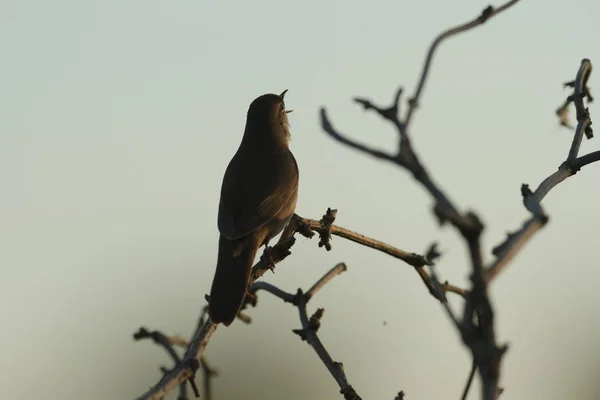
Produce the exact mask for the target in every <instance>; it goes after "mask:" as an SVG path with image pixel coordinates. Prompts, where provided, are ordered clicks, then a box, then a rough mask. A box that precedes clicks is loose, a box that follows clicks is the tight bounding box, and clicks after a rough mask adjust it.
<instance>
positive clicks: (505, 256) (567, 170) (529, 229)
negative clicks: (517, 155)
mask: <svg viewBox="0 0 600 400" xmlns="http://www.w3.org/2000/svg"><path fill="white" fill-rule="evenodd" d="M591 72H592V63H591V62H590V60H588V59H585V58H584V59H583V60H582V61H581V64H580V66H579V69H578V71H577V76H576V78H575V80H574V81H573V82H571V83H568V84H567V85H569V86H573V87H574V92H573V94H571V95H570V96H569V97H568V98H567V102H566V106H568V105H569V104H570V103H574V104H575V108H576V110H577V128H576V129H575V134H574V137H573V142H572V144H571V148H570V149H569V154H568V156H567V159H566V160H565V161H564V162H563V163H562V164H561V165H560V167H558V170H557V171H556V172H554V173H553V174H551V175H550V176H548V177H547V178H546V179H544V180H543V181H542V182H541V183H540V185H539V186H538V187H537V189H536V190H535V192H532V191H531V190H530V189H529V186H528V185H526V184H524V185H522V187H521V194H522V195H523V204H524V205H525V208H526V209H527V210H528V211H530V212H531V213H532V214H533V216H532V217H531V218H530V219H529V220H527V221H526V222H525V224H524V225H523V227H522V228H521V229H520V230H519V231H517V232H514V233H509V234H508V236H507V238H506V240H505V241H504V242H502V243H501V244H499V245H497V246H496V247H495V248H494V250H493V254H494V255H495V256H496V259H495V260H494V261H493V262H492V263H491V265H490V266H489V267H488V268H487V270H486V276H485V278H486V281H487V282H491V281H492V280H493V279H494V278H496V277H497V276H498V274H500V272H502V271H503V270H504V268H505V267H506V266H507V265H508V263H509V262H510V260H512V258H513V257H514V256H515V255H516V254H517V253H518V251H519V250H520V249H521V248H522V247H523V245H525V243H527V241H528V240H529V239H530V238H531V237H532V236H533V234H534V233H535V232H537V231H538V230H540V229H541V228H542V227H543V226H544V225H545V224H546V223H547V222H548V217H547V216H546V214H545V213H544V211H543V209H542V206H541V202H542V200H543V199H544V197H546V195H547V194H548V192H550V190H552V189H553V188H554V187H555V186H556V185H558V184H559V183H561V182H562V181H564V180H565V179H567V178H568V177H570V176H572V175H575V174H576V173H577V172H578V171H579V170H580V169H581V168H583V167H584V166H586V165H588V164H591V163H593V162H596V161H600V151H595V152H592V153H589V154H586V155H584V156H582V157H578V154H579V149H580V146H581V141H582V139H583V135H584V134H585V135H586V136H587V138H588V139H590V138H592V137H593V134H592V133H593V132H592V128H591V124H592V120H591V116H590V113H589V110H588V109H587V107H585V104H584V100H585V98H588V100H589V99H590V95H589V88H588V86H587V82H588V79H589V77H590V74H591ZM566 106H563V107H566ZM559 111H560V109H559ZM558 114H559V118H562V115H561V112H558Z"/></svg>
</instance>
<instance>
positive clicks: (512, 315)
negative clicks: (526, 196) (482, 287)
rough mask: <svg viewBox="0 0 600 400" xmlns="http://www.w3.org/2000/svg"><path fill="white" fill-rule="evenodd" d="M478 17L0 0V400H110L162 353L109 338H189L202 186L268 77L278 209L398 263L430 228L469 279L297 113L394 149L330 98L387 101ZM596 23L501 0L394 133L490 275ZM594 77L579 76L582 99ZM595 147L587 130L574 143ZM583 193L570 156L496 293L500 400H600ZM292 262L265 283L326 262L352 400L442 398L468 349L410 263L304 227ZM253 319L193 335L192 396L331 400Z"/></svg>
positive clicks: (467, 8)
mask: <svg viewBox="0 0 600 400" xmlns="http://www.w3.org/2000/svg"><path fill="white" fill-rule="evenodd" d="M487 5H488V3H486V2H482V1H476V0H468V1H467V0H464V1H460V2H448V1H442V0H419V1H410V2H409V1H375V0H373V1H370V2H356V1H352V2H351V1H342V0H338V1H334V0H331V1H327V0H320V1H312V0H304V1H295V2H282V1H252V2H242V1H238V2H217V1H208V0H196V1H191V0H179V1H170V2H167V1H162V2H159V1H153V0H145V1H114V0H108V1H91V0H90V1H85V2H84V1H74V0H70V1H69V0H55V1H51V2H49V1H28V0H22V1H18V2H17V1H13V0H3V1H1V2H0V48H2V61H1V62H0V110H1V111H0V115H1V117H0V183H1V187H2V189H1V193H0V243H2V245H1V249H2V250H1V251H0V268H1V273H0V318H1V326H2V328H1V329H0V354H2V357H0V397H2V398H5V399H15V400H16V399H26V398H27V399H31V398H36V399H37V398H44V399H57V400H58V399H75V398H87V399H130V398H134V397H135V396H137V395H139V394H141V393H142V392H143V391H144V390H146V389H147V388H148V387H149V386H150V385H152V384H154V383H155V382H156V381H157V380H158V379H159V378H160V372H159V367H160V366H161V365H170V360H169V359H168V357H167V355H166V353H165V352H164V351H163V350H162V349H160V348H158V347H157V346H155V345H153V344H151V343H150V342H144V343H135V342H134V341H133V340H132V336H131V335H132V333H133V332H135V331H136V330H137V329H138V328H139V327H140V326H142V325H144V326H147V327H148V328H150V329H160V330H162V331H163V332H165V333H168V334H182V335H189V334H190V333H191V332H192V330H193V328H194V326H195V324H196V320H197V317H198V315H199V310H200V309H201V307H203V306H204V304H205V301H204V295H205V294H206V293H208V292H209V290H210V284H211V280H212V275H213V272H214V268H215V262H216V255H217V241H218V230H217V226H216V219H217V206H218V197H219V189H220V184H221V179H222V176H223V173H224V171H225V168H226V166H227V163H228V162H229V160H230V158H231V156H232V155H233V154H234V152H235V150H236V149H237V146H238V144H239V141H240V139H241V135H242V132H243V128H244V123H245V115H246V111H247V108H248V105H249V104H250V102H251V101H252V100H253V99H254V98H256V97H257V96H259V95H261V94H264V93H280V92H281V91H283V90H284V89H289V92H288V94H287V95H286V104H287V106H288V108H291V109H294V113H293V114H291V115H290V121H291V124H292V143H291V148H292V151H293V152H294V154H295V156H296V159H297V160H298V164H299V168H300V192H299V200H298V206H297V213H298V214H300V215H302V216H304V217H309V218H316V219H318V218H320V217H321V215H322V214H323V213H324V212H325V210H326V209H327V207H332V208H337V209H338V210H339V213H338V219H337V222H338V223H339V224H340V225H341V226H344V227H347V228H350V229H352V230H355V231H358V232H361V233H363V234H365V235H368V236H372V237H376V238H378V239H380V240H384V241H386V242H388V243H390V244H393V245H395V246H397V247H399V248H401V249H404V250H406V251H414V252H423V251H424V250H425V249H426V248H427V247H428V245H429V244H430V243H431V242H432V241H434V240H437V241H439V242H440V246H441V249H442V250H443V252H444V255H443V258H442V259H441V260H440V263H439V265H438V271H439V273H440V275H441V276H442V277H443V279H448V280H450V281H451V282H452V283H454V284H456V285H460V286H467V285H468V279H467V277H468V272H469V268H468V261H467V260H468V259H467V257H466V251H465V246H464V244H463V243H462V241H461V240H460V238H458V236H457V235H456V233H455V231H454V230H453V229H451V228H442V229H440V228H439V227H438V226H437V224H436V222H435V219H434V217H433V215H432V213H431V207H432V205H433V204H432V201H431V198H430V197H429V195H428V194H427V193H426V192H425V191H424V190H423V189H422V188H421V187H419V186H417V185H416V183H415V182H414V180H413V179H412V177H411V176H410V174H407V173H406V172H405V171H403V170H400V169H398V168H397V167H395V166H393V165H391V164H388V163H385V162H382V161H376V160H373V159H371V158H369V157H368V156H365V155H362V154H359V153H357V152H355V151H352V150H350V149H348V148H345V147H343V146H342V145H340V144H338V143H336V142H334V141H333V140H332V139H330V138H329V137H328V136H326V135H325V134H324V133H323V131H322V130H321V128H320V125H319V119H318V110H319V108H320V107H321V106H326V107H327V109H328V111H329V113H330V117H331V119H332V122H333V123H334V125H335V126H336V127H337V128H338V129H339V130H340V131H342V132H344V133H345V134H347V135H350V136H352V137H354V138H356V139H360V140H361V141H363V142H365V143H369V144H371V145H372V146H375V147H380V148H384V149H393V148H395V146H396V136H395V132H394V131H393V129H392V127H391V126H390V125H389V124H386V123H385V122H383V121H382V120H381V119H380V118H379V117H378V116H377V115H375V114H373V113H364V112H363V111H362V109H361V108H360V107H358V106H357V105H355V104H353V103H352V101H351V99H352V97H353V96H357V95H360V96H364V97H368V98H370V99H372V100H373V101H375V102H376V103H377V104H381V105H385V104H388V103H389V101H391V99H392V97H393V95H394V92H395V90H396V88H397V87H398V86H399V85H402V86H404V87H405V89H406V91H407V92H409V93H410V92H412V91H413V90H414V88H415V86H416V82H417V78H418V74H419V71H420V69H421V66H422V63H423V60H424V56H425V53H426V50H427V47H428V46H429V44H430V43H431V41H432V39H433V38H434V37H435V36H436V35H437V34H438V33H439V32H440V31H441V30H442V29H445V28H448V27H450V26H453V25H456V24H458V23H461V22H464V21H466V20H468V19H470V18H473V17H475V16H476V15H477V14H478V13H479V12H480V11H481V10H482V9H483V8H484V7H485V6H487ZM599 15H600V3H599V2H597V1H592V0H573V1H570V2H566V1H562V2H559V1H542V0H522V1H521V2H520V3H519V4H517V5H516V6H515V7H514V8H512V9H510V10H508V11H507V12H506V13H503V14H501V15H500V16H498V17H497V18H494V19H493V20H490V21H489V23H487V24H486V25H484V26H482V27H479V28H477V29H476V30H474V31H470V32H468V33H466V34H463V35H461V36H459V37H455V38H453V39H452V40H451V41H449V42H447V43H445V44H444V45H443V46H442V47H441V48H440V51H439V52H438V53H437V55H436V59H435V61H434V64H433V69H432V71H431V77H430V79H429V81H428V83H427V86H426V88H425V92H424V95H423V98H422V102H421V105H422V107H421V108H420V109H419V110H418V112H417V113H416V114H415V116H414V117H415V118H414V123H413V125H412V130H411V134H412V138H413V144H414V146H415V149H416V151H417V152H418V154H419V155H420V156H421V158H422V160H423V162H424V163H425V165H426V166H427V167H428V168H429V170H430V172H431V174H432V176H433V178H434V179H435V180H436V182H438V183H439V184H440V185H441V187H442V188H443V189H444V190H445V191H446V193H447V194H448V195H449V196H450V197H451V198H452V199H453V200H454V201H455V202H456V205H457V206H459V208H460V209H461V210H463V211H464V210H468V209H473V210H475V211H477V212H478V213H479V215H480V216H481V218H482V220H483V221H484V223H485V224H486V230H485V233H484V237H483V244H484V246H485V255H486V260H488V261H489V260H491V259H492V257H491V248H492V247H493V246H494V245H496V244H498V243H499V242H500V241H501V240H502V239H503V238H504V235H505V233H506V232H507V231H510V230H515V229H517V228H518V227H520V225H521V224H522V222H523V221H524V220H525V219H526V218H527V217H528V213H527V212H526V210H525V209H524V207H523V205H522V202H521V196H520V191H519V188H520V185H521V184H522V183H528V184H530V186H531V187H532V188H535V187H536V186H537V185H538V184H539V182H541V181H542V180H543V179H544V178H545V177H546V176H548V175H549V174H551V173H552V172H554V171H555V170H556V168H557V167H558V166H559V165H560V163H561V162H562V161H563V160H564V159H565V158H566V155H567V153H568V149H569V145H570V143H571V140H572V132H571V131H570V130H568V129H565V128H561V127H559V126H558V121H557V118H556V116H555V115H554V111H555V109H556V108H557V107H558V106H559V104H560V103H561V102H562V101H563V100H564V98H565V96H567V95H568V91H566V90H564V89H563V88H562V86H561V85H562V83H563V82H565V81H569V80H572V79H574V77H575V73H576V72H577V68H578V67H579V64H580V61H581V59H582V58H584V57H587V58H589V59H591V61H592V62H593V63H594V62H595V63H598V62H600V47H599V45H598V38H600V24H598V16H599ZM596 74H597V72H596ZM599 82H600V78H599V76H598V75H595V74H592V77H591V79H590V87H591V88H592V93H594V89H596V88H600V83H599ZM590 111H591V113H592V119H593V120H596V119H598V118H600V108H598V106H597V105H595V104H591V105H590ZM571 117H572V118H573V117H574V113H573V112H572V113H571ZM599 143H600V142H598V139H594V140H592V141H588V140H585V139H584V142H583V145H582V153H587V152H590V151H594V150H596V149H598V148H599ZM599 179H600V165H590V166H589V167H586V168H585V169H584V170H582V171H581V172H580V173H578V174H577V175H576V176H574V177H572V178H570V179H568V180H567V181H565V182H563V183H562V184H561V185H560V186H558V187H557V188H556V189H554V190H553V191H552V192H551V193H550V194H549V195H548V197H547V198H546V199H544V206H545V209H546V211H547V212H548V214H549V215H550V223H549V224H548V225H547V226H546V228H545V229H544V230H543V231H541V232H540V233H538V234H537V235H536V236H535V237H534V238H533V240H532V241H531V242H530V243H529V244H528V245H527V246H526V247H525V248H524V250H523V252H522V253H521V254H520V255H519V256H518V257H517V258H516V259H515V261H514V262H513V263H512V264H511V266H510V267H509V268H508V269H507V270H506V271H505V273H503V274H502V275H501V276H500V277H499V279H498V280H497V281H496V282H495V283H494V286H493V288H492V292H491V294H492V296H493V302H494V306H495V309H496V313H497V314H496V315H497V328H498V329H497V333H498V338H499V341H500V342H508V343H509V344H510V348H509V351H508V353H507V354H506V357H505V359H504V363H503V367H502V381H501V386H503V387H505V388H506V391H505V394H504V395H503V398H504V397H506V399H511V400H515V399H517V400H518V399H564V398H577V399H597V398H599V397H600V386H599V385H598V384H597V383H596V380H597V376H598V374H597V371H598V368H599V365H598V363H599V361H598V360H600V348H599V345H598V337H600V313H599V312H598V301H599V300H600V295H599V294H598V293H599V291H598V282H599V281H600V272H598V268H599V264H598V244H597V241H598V234H597V231H596V227H598V226H599V224H600V214H599V213H598V203H599V199H600V187H599V186H598V180H599ZM292 251H293V255H292V256H291V257H289V258H288V259H286V260H285V261H284V262H283V263H281V264H279V265H278V267H277V269H276V273H275V274H271V273H268V274H267V275H265V279H266V280H267V281H269V282H272V283H274V284H277V285H278V286H280V287H281V288H282V289H285V290H288V291H292V292H293V291H295V290H296V289H297V288H298V287H303V288H307V287H308V286H310V285H312V284H313V283H314V281H315V280H316V279H318V278H319V277H320V276H321V275H322V274H323V273H324V272H325V271H326V270H328V269H329V268H331V267H332V266H334V265H335V264H336V263H337V262H340V261H344V262H346V263H347V265H348V272H346V273H344V274H343V275H341V276H340V277H338V278H336V279H335V280H334V281H332V282H331V283H330V284H329V285H328V286H326V287H325V288H324V289H323V290H322V291H321V292H319V294H318V295H317V296H316V297H314V299H313V300H312V301H311V304H310V307H309V312H312V311H314V310H315V309H316V308H317V307H324V308H325V309H326V312H325V316H324V319H323V321H322V322H323V325H322V328H321V330H320V331H319V334H320V335H321V338H322V340H323V342H324V343H325V345H326V346H327V348H328V349H329V351H330V353H331V355H332V356H333V358H334V359H335V360H338V361H342V362H343V363H344V367H345V370H346V373H347V375H348V378H349V380H350V382H351V383H352V385H353V386H354V387H355V389H356V390H357V391H358V392H359V393H360V394H361V395H362V396H363V398H365V399H392V398H393V397H394V395H395V394H396V393H397V392H398V391H399V390H404V391H405V392H406V394H407V399H409V400H416V399H440V398H445V399H448V398H450V399H453V398H459V396H460V393H461V390H462V387H463V385H464V382H465V379H466V376H467V374H468V370H469V366H470V360H469V355H468V352H467V350H466V349H465V348H464V347H463V346H462V344H461V342H460V337H459V336H458V334H457V332H456V331H455V330H454V329H453V327H452V325H451V324H450V322H449V320H448V319H447V317H446V315H445V314H444V312H443V310H442V308H441V306H440V304H439V303H436V301H435V300H434V299H433V298H432V297H431V296H430V295H429V294H428V292H427V291H426V289H425V287H424V286H423V284H422V283H421V282H420V279H419V277H418V275H417V274H416V273H415V272H414V271H413V270H412V269H411V267H409V266H408V265H406V264H404V263H402V262H399V261H398V260H395V259H392V258H390V257H387V256H385V255H383V254H380V253H377V252H375V251H374V250H371V249H367V248H361V247H359V246H357V245H354V244H351V243H348V242H345V241H344V240H343V239H340V238H334V239H333V249H332V251H331V252H328V253H327V252H325V250H324V249H322V248H318V247H317V240H316V239H313V240H308V239H299V240H298V242H297V243H296V245H295V247H294V248H293V250H292ZM459 304H460V302H456V305H457V306H458V305H459ZM259 305H260V306H259V307H258V308H256V309H253V310H251V311H250V312H249V314H250V315H251V316H252V318H253V319H254V322H253V323H252V324H251V325H244V324H242V323H240V322H236V323H234V324H233V325H232V326H231V327H229V328H222V327H221V328H219V329H218V330H217V332H216V334H215V336H214V337H213V339H212V340H211V342H210V344H209V347H208V349H207V351H206V355H207V357H208V360H209V361H210V362H211V364H212V365H213V366H214V367H215V368H217V369H218V370H219V377H218V378H217V379H216V380H215V399H214V400H218V399H228V398H236V397H237V396H239V395H240V393H243V395H244V397H245V398H252V399H283V398H285V399H307V398H310V399H335V398H340V395H339V389H338V388H337V386H336V384H335V382H334V381H333V379H332V378H331V377H330V376H329V374H328V373H327V370H326V369H325V367H324V366H323V365H322V363H321V362H320V360H319V359H318V357H317V356H316V354H315V353H314V352H313V351H312V349H311V348H309V347H308V346H307V345H306V344H305V343H303V342H301V341H300V340H299V339H298V337H297V336H295V335H293V334H292V332H291V330H292V329H295V328H298V327H299V324H300V323H299V320H298V316H297V312H296V310H294V309H293V308H292V307H291V306H290V305H289V304H284V303H283V302H281V301H280V300H278V299H275V298H272V297H269V296H267V295H261V296H260V299H259ZM175 397H176V396H175V395H173V396H172V397H170V398H172V399H174V398H175ZM476 397H477V396H476V393H472V397H471V398H476ZM237 398H239V397H237Z"/></svg>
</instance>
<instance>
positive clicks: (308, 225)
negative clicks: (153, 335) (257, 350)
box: [137, 209, 466, 400]
mask: <svg viewBox="0 0 600 400" xmlns="http://www.w3.org/2000/svg"><path fill="white" fill-rule="evenodd" d="M336 214H337V210H332V209H328V210H327V212H326V213H325V215H324V216H323V218H322V219H321V220H319V221H317V220H312V219H306V218H302V217H299V216H298V215H294V218H293V219H292V221H290V223H289V224H288V225H287V227H286V228H285V229H284V231H283V233H282V234H281V237H280V238H279V240H278V241H277V244H275V246H273V247H272V248H271V250H270V255H271V257H272V259H273V262H274V263H279V262H280V261H282V260H284V259H285V258H286V257H287V256H289V255H290V254H291V251H290V249H291V247H292V246H293V245H294V243H295V238H294V235H295V234H296V233H300V234H301V235H304V236H306V237H309V238H310V237H312V236H313V235H314V233H313V231H314V232H317V233H318V234H319V237H320V242H319V245H320V246H322V247H325V248H326V249H331V244H330V242H329V241H330V236H331V235H335V236H339V237H343V238H345V239H348V240H351V241H353V242H355V243H359V244H362V245H364V246H367V247H371V248H373V249H375V250H379V251H382V252H384V253H386V254H389V255H391V256H393V257H395V258H398V259H401V260H403V261H405V262H406V263H408V264H409V265H412V266H415V269H417V271H420V272H419V275H420V276H421V278H422V279H423V281H424V282H425V283H426V285H428V288H429V287H430V286H431V281H430V279H429V276H428V275H427V272H424V273H423V271H422V268H423V266H424V265H428V264H431V261H429V260H428V259H427V258H425V257H424V256H421V255H418V254H416V253H410V252H406V251H403V250H400V249H397V248H395V247H393V246H391V245H388V244H386V243H383V242H381V241H378V240H375V239H372V238H369V237H367V236H364V235H362V234H360V233H356V232H353V231H351V230H348V229H345V228H342V227H338V226H336V225H333V222H334V221H335V216H336ZM342 265H343V264H342ZM269 270H270V266H269V265H268V263H267V262H266V261H265V260H263V259H261V260H260V261H259V262H258V263H256V264H255V265H254V267H253V268H252V273H251V276H250V287H251V288H253V290H257V289H261V290H266V291H269V292H270V293H272V294H274V295H276V296H278V297H280V298H282V299H283V300H285V301H288V302H289V301H292V299H291V298H288V297H286V294H285V292H281V291H278V289H277V288H275V287H274V286H272V285H270V284H268V283H266V282H256V280H257V279H259V278H260V277H261V276H262V275H264V273H265V272H267V271H269ZM342 270H343V267H342V266H340V265H338V266H336V268H334V269H333V270H332V271H330V273H329V274H333V273H339V272H341V271H342ZM326 276H327V277H329V276H332V275H326ZM329 279H330V278H329ZM324 283H325V282H320V283H319V285H320V286H317V287H313V288H311V289H310V290H309V292H308V293H310V295H311V296H312V295H314V293H316V291H317V290H319V289H320V287H321V286H322V285H323V284H324ZM444 290H445V291H448V292H454V293H457V294H460V295H464V294H465V293H466V291H464V290H463V289H460V288H458V287H456V286H453V285H450V284H448V283H446V285H445V289H444ZM430 292H431V293H432V294H434V296H436V298H437V292H435V291H433V290H432V289H430ZM249 293H250V294H252V291H251V290H249ZM292 297H294V298H295V296H292ZM244 301H245V303H244V305H243V306H242V309H245V308H246V307H247V306H248V305H249V304H253V302H255V299H253V298H252V296H246V299H245V300H244ZM307 301H308V300H307ZM205 314H206V312H205V310H204V311H203V313H202V317H201V318H200V323H199V325H198V327H197V328H196V331H195V333H194V335H193V338H192V340H191V341H190V345H189V347H188V350H187V352H186V354H185V356H184V357H183V360H181V362H180V363H179V364H178V365H177V366H176V367H175V368H173V369H172V370H171V371H169V372H168V373H167V374H166V375H165V376H164V377H163V378H162V379H161V380H160V381H159V382H158V383H157V384H156V385H155V386H154V387H152V388H151V389H150V390H148V391H147V392H146V393H144V394H143V395H141V396H140V397H138V399H137V400H149V399H152V400H158V399H161V398H162V397H164V395H166V394H167V393H168V392H169V391H171V390H172V389H173V388H174V387H175V386H176V385H178V384H182V383H185V382H186V381H187V380H190V383H192V382H193V377H194V376H195V373H196V371H197V370H198V369H199V368H200V367H201V366H202V354H203V352H204V349H205V348H206V346H207V344H208V341H209V340H210V338H211V336H212V334H213V333H214V332H215V330H216V329H217V325H216V324H213V323H212V322H211V321H210V320H209V319H208V318H207V317H206V318H205ZM238 318H239V319H242V320H243V321H244V322H249V321H250V317H248V316H246V315H245V314H243V313H240V314H239V315H238ZM173 340H176V339H173ZM336 368H338V369H339V368H341V367H336ZM205 378H206V376H205ZM348 390H350V389H348Z"/></svg>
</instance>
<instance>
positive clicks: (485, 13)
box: [479, 5, 494, 24]
mask: <svg viewBox="0 0 600 400" xmlns="http://www.w3.org/2000/svg"><path fill="white" fill-rule="evenodd" d="M493 14H494V7H493V6H491V5H489V6H487V7H486V8H484V9H483V11H482V12H481V15H480V16H479V23H481V24H483V23H484V22H486V21H487V20H488V19H489V18H490V17H491V16H492V15H493Z"/></svg>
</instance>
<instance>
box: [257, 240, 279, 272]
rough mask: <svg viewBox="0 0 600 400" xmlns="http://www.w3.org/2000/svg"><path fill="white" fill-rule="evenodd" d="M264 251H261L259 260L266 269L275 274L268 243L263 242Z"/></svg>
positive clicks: (273, 261) (266, 241) (270, 248)
mask: <svg viewBox="0 0 600 400" xmlns="http://www.w3.org/2000/svg"><path fill="white" fill-rule="evenodd" d="M264 245H265V249H264V250H263V253H262V256H260V259H261V260H264V262H265V263H266V264H267V267H269V269H270V270H271V272H273V273H275V260H273V256H272V254H271V250H272V249H273V248H272V247H269V241H268V240H265V243H264Z"/></svg>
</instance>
